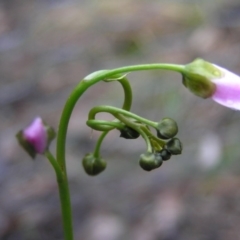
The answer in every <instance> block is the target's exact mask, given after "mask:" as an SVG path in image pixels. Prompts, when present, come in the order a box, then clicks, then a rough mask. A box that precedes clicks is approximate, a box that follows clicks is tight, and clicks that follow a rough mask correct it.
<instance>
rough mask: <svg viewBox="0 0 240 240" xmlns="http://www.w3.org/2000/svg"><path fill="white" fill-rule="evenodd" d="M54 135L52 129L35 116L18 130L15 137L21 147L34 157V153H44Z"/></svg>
mask: <svg viewBox="0 0 240 240" xmlns="http://www.w3.org/2000/svg"><path fill="white" fill-rule="evenodd" d="M55 135H56V134H55V131H54V129H53V128H52V127H50V126H47V125H46V124H45V123H44V122H43V120H42V119H41V118H40V117H37V118H35V119H34V120H33V122H32V123H31V124H30V125H29V126H28V127H27V128H25V129H24V130H21V131H19V132H18V133H17V134H16V137H17V139H18V142H19V144H20V145H21V146H22V147H23V149H24V150H25V151H26V152H27V153H28V154H29V155H30V156H31V157H32V158H35V156H36V154H44V152H45V151H46V150H47V149H48V147H49V145H50V143H51V141H52V140H53V139H54V138H55Z"/></svg>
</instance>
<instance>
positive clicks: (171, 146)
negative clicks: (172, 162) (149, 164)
mask: <svg viewBox="0 0 240 240" xmlns="http://www.w3.org/2000/svg"><path fill="white" fill-rule="evenodd" d="M166 149H167V151H168V152H170V153H171V154H173V155H178V154H181V153H182V143H181V142H180V140H179V139H178V138H172V139H171V140H170V141H168V142H167V144H166Z"/></svg>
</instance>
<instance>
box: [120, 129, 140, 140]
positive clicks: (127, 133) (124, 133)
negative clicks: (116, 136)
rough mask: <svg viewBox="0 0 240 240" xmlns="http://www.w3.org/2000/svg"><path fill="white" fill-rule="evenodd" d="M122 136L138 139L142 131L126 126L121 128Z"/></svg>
mask: <svg viewBox="0 0 240 240" xmlns="http://www.w3.org/2000/svg"><path fill="white" fill-rule="evenodd" d="M120 133H121V134H120V137H122V138H126V139H136V138H138V137H139V136H140V133H139V132H138V131H136V130H135V129H133V128H131V127H128V126H125V127H124V129H122V130H120Z"/></svg>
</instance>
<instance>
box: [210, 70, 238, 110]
mask: <svg viewBox="0 0 240 240" xmlns="http://www.w3.org/2000/svg"><path fill="white" fill-rule="evenodd" d="M214 66H215V67H216V68H218V69H219V70H220V71H221V72H222V77H221V78H215V79H212V82H213V83H214V84H215V85H216V90H215V92H214V94H213V95H212V99H213V100H214V101H215V102H217V103H219V104H221V105H223V106H225V107H229V108H232V109H236V110H240V77H239V76H238V75H236V74H234V73H232V72H230V71H228V70H227V69H225V68H222V67H219V66H217V65H214Z"/></svg>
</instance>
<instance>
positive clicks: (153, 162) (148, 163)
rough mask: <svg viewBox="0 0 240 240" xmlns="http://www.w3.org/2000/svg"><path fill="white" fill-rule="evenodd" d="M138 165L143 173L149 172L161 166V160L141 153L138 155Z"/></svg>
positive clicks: (155, 156)
mask: <svg viewBox="0 0 240 240" xmlns="http://www.w3.org/2000/svg"><path fill="white" fill-rule="evenodd" d="M139 165H140V166H141V168H142V169H144V170H145V171H151V170H153V169H155V168H158V167H160V166H161V165H162V158H161V156H160V155H155V154H154V153H143V154H141V155H140V160H139Z"/></svg>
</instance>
